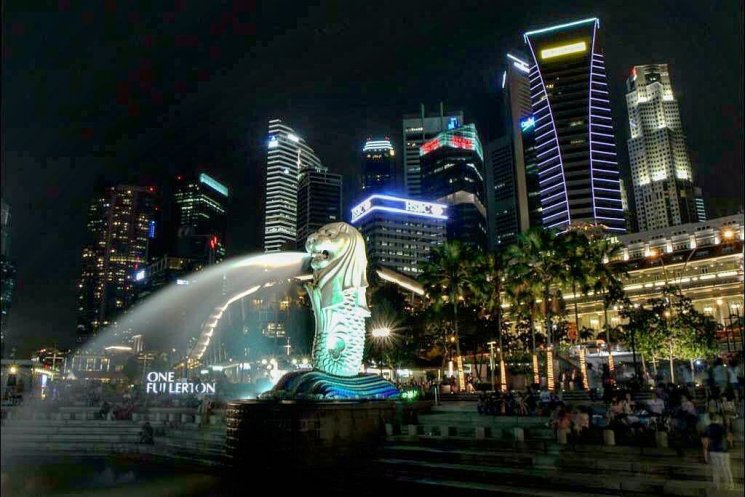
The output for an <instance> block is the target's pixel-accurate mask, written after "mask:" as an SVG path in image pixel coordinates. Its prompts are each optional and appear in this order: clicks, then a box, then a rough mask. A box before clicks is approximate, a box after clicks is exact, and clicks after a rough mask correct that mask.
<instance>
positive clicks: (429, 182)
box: [419, 124, 487, 249]
mask: <svg viewBox="0 0 745 497" xmlns="http://www.w3.org/2000/svg"><path fill="white" fill-rule="evenodd" d="M419 153H420V155H421V172H422V196H423V197H424V198H427V199H432V200H433V201H435V202H438V203H440V204H445V205H447V206H448V222H447V239H448V241H451V240H460V241H461V242H463V243H464V244H467V245H472V246H475V247H479V248H482V249H486V248H487V243H486V239H487V234H486V207H485V193H484V176H483V172H482V171H483V169H484V153H483V150H482V148H481V141H480V140H479V136H478V133H477V132H476V126H474V125H473V124H467V125H465V126H461V127H459V128H456V129H453V130H450V131H443V132H442V133H440V134H438V135H437V136H436V137H435V138H433V139H432V140H430V141H428V142H425V143H424V144H423V145H422V146H421V148H420V152H419Z"/></svg>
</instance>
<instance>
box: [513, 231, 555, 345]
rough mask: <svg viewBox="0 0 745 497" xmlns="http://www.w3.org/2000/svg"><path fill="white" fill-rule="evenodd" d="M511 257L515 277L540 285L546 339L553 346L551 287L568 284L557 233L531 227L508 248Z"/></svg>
mask: <svg viewBox="0 0 745 497" xmlns="http://www.w3.org/2000/svg"><path fill="white" fill-rule="evenodd" d="M508 256H509V258H510V259H511V261H512V270H511V273H512V275H513V278H517V279H518V280H521V281H525V280H530V281H532V282H534V283H537V284H539V285H540V289H541V298H542V300H543V305H542V308H543V317H544V321H545V326H546V336H547V339H548V343H549V345H551V344H553V338H552V334H551V315H552V309H551V307H552V306H551V301H552V299H553V297H556V295H557V294H556V293H553V294H552V286H554V285H556V284H559V283H561V282H563V281H565V279H566V272H567V268H566V264H565V263H564V253H563V246H562V244H561V243H560V242H559V241H557V238H556V233H555V232H554V231H550V230H546V229H543V228H530V229H529V230H527V231H525V232H524V233H521V234H519V235H518V236H517V242H516V244H514V245H511V246H510V247H509V248H508Z"/></svg>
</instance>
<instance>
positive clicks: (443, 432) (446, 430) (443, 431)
mask: <svg viewBox="0 0 745 497" xmlns="http://www.w3.org/2000/svg"><path fill="white" fill-rule="evenodd" d="M440 436H441V437H449V436H450V427H449V426H445V425H443V426H440Z"/></svg>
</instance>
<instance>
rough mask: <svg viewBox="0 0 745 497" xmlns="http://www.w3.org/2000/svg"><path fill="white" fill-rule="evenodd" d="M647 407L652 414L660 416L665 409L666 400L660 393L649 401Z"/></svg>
mask: <svg viewBox="0 0 745 497" xmlns="http://www.w3.org/2000/svg"><path fill="white" fill-rule="evenodd" d="M647 408H648V409H649V412H650V413H651V414H653V415H655V416H660V415H662V413H663V412H664V410H665V401H664V400H662V398H660V396H659V395H655V397H654V399H652V400H649V401H647Z"/></svg>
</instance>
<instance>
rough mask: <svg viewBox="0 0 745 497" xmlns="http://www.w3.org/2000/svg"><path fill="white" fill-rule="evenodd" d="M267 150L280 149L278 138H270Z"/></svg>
mask: <svg viewBox="0 0 745 497" xmlns="http://www.w3.org/2000/svg"><path fill="white" fill-rule="evenodd" d="M266 146H267V148H277V147H279V140H277V137H276V136H272V137H271V138H269V143H267V145H266Z"/></svg>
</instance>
